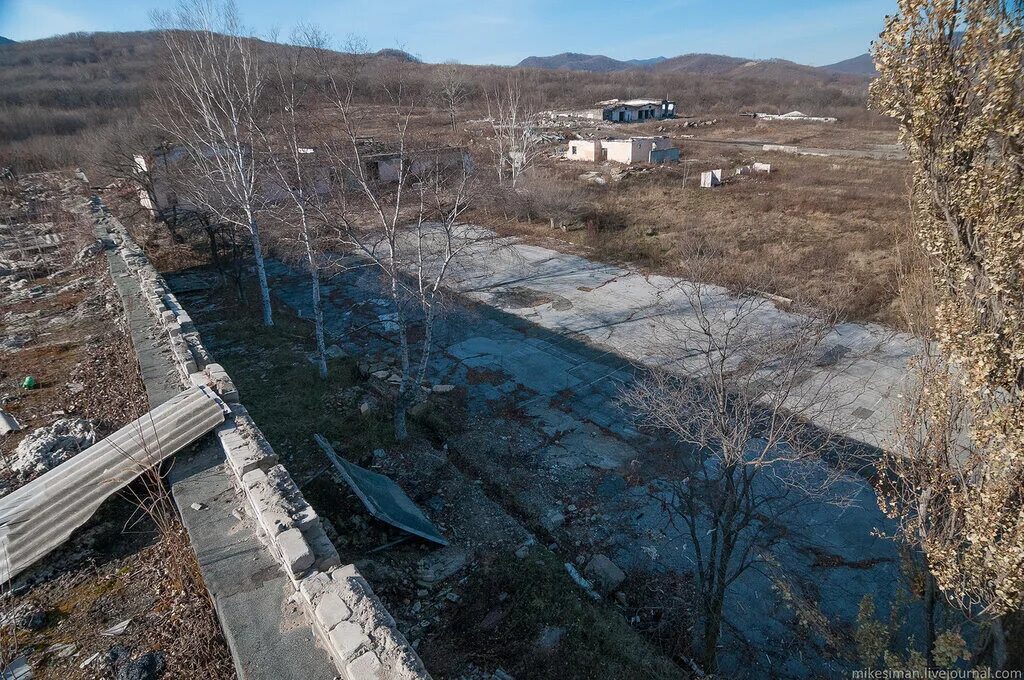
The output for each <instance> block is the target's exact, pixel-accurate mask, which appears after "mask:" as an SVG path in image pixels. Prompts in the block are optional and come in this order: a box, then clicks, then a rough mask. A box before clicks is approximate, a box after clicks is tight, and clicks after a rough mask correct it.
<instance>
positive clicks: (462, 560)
mask: <svg viewBox="0 0 1024 680" xmlns="http://www.w3.org/2000/svg"><path fill="white" fill-rule="evenodd" d="M467 557H468V556H467V555H466V552H465V551H464V550H460V549H459V548H456V547H455V546H451V545H450V546H448V547H446V548H442V549H440V550H435V551H434V552H433V553H431V554H430V555H427V556H426V557H424V558H423V559H421V560H420V562H419V565H418V569H417V571H416V580H417V581H419V582H420V583H423V584H426V585H431V584H434V583H438V582H440V581H443V580H445V579H446V578H449V577H451V576H454V575H455V574H457V573H458V572H459V570H461V569H462V568H463V567H464V566H466V560H467Z"/></svg>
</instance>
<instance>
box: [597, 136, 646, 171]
mask: <svg viewBox="0 0 1024 680" xmlns="http://www.w3.org/2000/svg"><path fill="white" fill-rule="evenodd" d="M639 144H640V142H639V141H638V140H635V139H606V140H604V141H603V142H601V145H602V146H603V147H604V149H605V151H606V152H607V153H608V160H610V161H615V162H616V163H625V164H627V165H629V164H630V163H634V162H636V161H637V160H640V158H641V156H640V153H641V152H640V149H639Z"/></svg>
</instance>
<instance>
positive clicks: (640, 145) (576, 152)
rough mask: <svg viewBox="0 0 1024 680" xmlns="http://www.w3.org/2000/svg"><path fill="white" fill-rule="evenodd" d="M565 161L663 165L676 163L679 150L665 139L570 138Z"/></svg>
mask: <svg viewBox="0 0 1024 680" xmlns="http://www.w3.org/2000/svg"><path fill="white" fill-rule="evenodd" d="M566 158H568V159H569V160H574V161H615V162H616V163H623V164H625V165H631V164H633V163H664V162H666V161H678V160H679V149H678V148H676V147H674V146H672V140H671V139H669V138H668V137H664V136H661V137H629V138H627V139H574V140H573V141H571V142H569V151H568V153H567V154H566Z"/></svg>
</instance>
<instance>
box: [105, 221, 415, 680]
mask: <svg viewBox="0 0 1024 680" xmlns="http://www.w3.org/2000/svg"><path fill="white" fill-rule="evenodd" d="M109 226H110V227H112V228H113V229H114V233H113V234H112V237H113V240H114V242H115V243H119V244H120V246H119V247H118V254H119V255H120V257H121V259H122V260H123V261H124V264H125V266H126V267H127V268H128V270H129V271H130V272H131V273H132V274H133V275H134V276H135V278H136V279H137V280H138V282H139V285H140V287H141V290H142V294H143V296H144V298H145V300H146V302H147V305H148V307H149V312H150V313H151V314H152V316H153V317H154V318H155V320H156V322H157V323H159V325H160V326H161V327H162V328H163V330H164V331H165V334H166V337H165V339H164V344H165V345H166V346H167V347H168V348H169V349H170V354H171V358H172V360H173V363H174V365H175V367H176V369H177V374H178V378H179V380H180V381H181V384H182V385H183V386H192V385H199V384H204V385H208V386H210V387H211V388H213V389H214V390H215V391H216V392H217V393H218V394H219V395H220V397H221V398H222V399H223V400H224V401H225V402H228V403H229V404H230V410H231V415H230V416H229V417H228V419H227V421H226V422H225V423H223V424H222V425H221V426H219V427H218V428H217V430H216V436H217V441H218V443H219V445H220V448H221V450H222V451H223V454H224V458H223V461H224V463H225V464H224V465H222V466H218V468H219V469H223V470H224V472H226V473H227V474H226V479H223V481H224V482H228V481H229V483H230V486H231V487H233V488H234V489H235V493H236V494H238V495H240V496H241V497H242V499H244V507H245V509H246V513H247V514H248V515H249V516H250V517H251V518H252V519H253V520H254V522H255V525H256V528H257V534H258V536H259V538H260V540H261V541H262V542H263V543H264V544H265V545H266V547H267V551H266V552H267V555H269V556H270V557H271V558H272V559H273V560H274V561H275V562H276V563H278V564H279V565H280V566H281V567H282V568H283V572H284V574H286V576H287V578H286V582H287V584H288V588H290V590H291V592H292V597H291V598H290V599H291V600H292V601H295V602H297V603H299V605H300V606H301V609H302V610H303V612H304V614H305V618H306V620H307V621H308V623H309V625H310V626H311V628H312V632H313V633H314V634H315V637H316V639H317V640H318V641H319V643H320V644H321V645H322V646H323V648H324V649H325V650H327V652H328V653H329V654H330V657H331V659H332V660H333V663H334V666H335V668H336V669H337V671H338V673H339V674H340V676H341V677H343V678H347V679H348V680H366V679H370V678H381V679H383V678H389V679H394V680H427V679H429V677H430V676H429V674H428V673H427V671H426V669H425V668H424V666H423V663H422V661H421V660H420V658H419V656H418V655H417V654H416V652H415V650H413V648H412V646H411V645H410V644H409V642H408V640H406V639H405V637H404V636H403V635H402V634H401V632H400V631H399V630H398V629H397V628H396V627H395V621H394V619H393V618H392V617H391V615H390V614H389V613H388V612H387V610H386V609H385V607H384V605H383V604H382V603H381V601H380V599H379V598H378V597H377V596H376V595H375V594H374V592H373V589H372V588H371V587H370V584H369V583H367V582H366V579H364V578H363V577H362V576H361V575H360V574H359V572H358V571H357V570H356V568H355V566H354V565H347V566H340V563H341V560H340V558H339V556H338V552H337V550H336V549H335V548H334V545H333V544H332V543H331V541H330V539H329V538H328V536H327V533H326V532H325V531H324V528H323V525H322V524H321V521H320V517H319V516H318V515H317V513H316V511H315V510H313V508H312V506H310V505H309V503H308V502H307V501H306V499H305V498H304V497H303V496H302V492H301V490H300V489H299V488H298V485H296V484H295V481H294V480H293V479H292V478H291V475H289V474H288V471H287V470H286V469H285V468H284V466H282V465H281V464H280V463H279V462H278V457H277V455H276V454H275V453H274V450H273V448H272V447H271V446H270V443H269V442H268V441H267V440H266V438H265V437H264V436H263V433H262V432H261V431H260V429H259V428H258V427H257V426H256V424H255V423H254V422H253V420H252V418H251V417H250V416H249V413H248V411H246V409H245V407H244V406H242V405H241V404H240V403H238V402H239V395H238V390H237V389H236V388H235V385H234V383H233V382H232V380H231V378H230V376H229V375H228V373H227V372H226V371H225V370H224V368H223V367H222V366H221V365H220V364H217V363H213V362H211V361H210V356H209V354H208V353H207V351H206V349H205V347H203V344H202V340H201V338H200V336H199V333H198V332H197V331H196V330H195V325H194V323H193V322H192V319H191V317H189V315H188V313H187V312H185V311H184V309H182V307H181V304H180V303H179V302H178V300H177V298H176V297H175V296H174V294H173V293H171V292H169V291H168V289H167V286H166V285H165V283H164V281H163V279H162V278H161V277H160V275H159V273H158V272H157V271H156V269H155V268H154V267H153V266H152V265H151V264H150V263H149V261H148V259H147V258H146V256H145V254H144V253H143V252H142V251H141V249H139V248H138V246H136V245H135V244H134V242H133V241H132V239H131V237H130V236H129V235H128V233H127V231H126V230H125V229H124V227H123V226H122V225H120V223H118V222H117V221H116V220H113V219H111V220H110V223H109ZM211 455H212V454H211V453H209V452H207V454H206V456H207V458H209V457H210V456H211ZM205 478H207V479H208V481H207V484H214V481H213V480H212V479H209V475H208V474H206V475H205ZM219 493H220V495H221V496H223V490H221V491H220V492H219ZM191 531H192V529H191V528H190V533H191ZM201 563H202V557H201ZM204 573H205V572H204ZM225 632H226V634H228V635H230V633H229V632H228V631H225ZM269 646H270V648H271V649H270V650H267V651H268V652H270V653H272V647H273V644H272V643H271V644H270V645H269ZM232 649H233V650H234V649H235V647H234V646H233V647H232ZM245 662H246V660H245V659H238V658H236V665H238V664H244V663H245ZM239 668H241V666H239ZM279 677H282V678H284V677H296V678H298V677H303V678H305V677H316V674H315V673H307V669H305V668H295V669H293V672H292V673H286V674H283V675H280V676H279Z"/></svg>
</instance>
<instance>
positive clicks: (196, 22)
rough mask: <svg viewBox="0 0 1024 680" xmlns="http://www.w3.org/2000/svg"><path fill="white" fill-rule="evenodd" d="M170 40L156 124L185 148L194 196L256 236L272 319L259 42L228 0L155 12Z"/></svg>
mask: <svg viewBox="0 0 1024 680" xmlns="http://www.w3.org/2000/svg"><path fill="white" fill-rule="evenodd" d="M157 22H158V24H159V25H160V26H161V28H162V29H163V37H164V43H165V45H166V47H167V75H168V77H167V86H166V87H163V88H160V89H159V90H158V98H159V102H160V104H161V108H162V111H161V114H160V116H159V118H158V121H157V124H158V126H159V127H160V129H161V130H162V131H163V132H164V133H165V134H167V135H168V136H169V137H170V138H171V139H172V140H173V141H174V142H175V143H176V144H178V145H180V146H181V148H182V149H184V150H185V152H186V153H187V156H188V163H189V164H190V166H191V170H192V172H190V173H187V174H186V175H185V176H186V177H187V178H188V181H187V182H186V183H185V185H184V189H185V191H186V193H187V194H188V198H189V199H190V200H191V201H192V202H193V203H194V204H195V205H196V206H197V207H199V208H200V209H202V210H205V211H207V212H209V213H210V214H211V215H213V216H214V217H215V219H216V220H217V221H219V222H222V223H224V224H228V225H233V226H235V227H237V228H239V229H241V230H243V231H244V232H245V233H247V235H248V237H249V240H250V242H251V244H252V253H253V258H254V260H255V265H256V275H257V279H258V282H259V289H260V298H261V302H262V306H263V323H264V324H265V325H267V326H271V325H273V323H274V321H273V313H272V309H271V304H270V287H269V285H268V283H267V273H266V268H265V266H264V262H263V258H264V254H263V241H262V237H261V233H260V226H261V223H260V216H261V213H262V212H263V209H264V202H265V197H264V195H263V191H262V190H263V186H262V184H263V182H264V180H265V174H266V155H265V154H264V153H263V136H262V134H261V132H260V128H261V126H262V125H264V124H265V116H266V113H267V111H266V106H265V102H264V88H265V87H266V84H267V75H266V73H265V70H264V67H263V64H262V62H261V59H260V55H259V51H258V49H257V46H256V45H255V44H254V42H253V40H252V39H251V38H247V37H245V36H244V35H243V31H242V27H241V25H240V23H239V17H238V13H237V11H236V9H235V6H234V3H233V2H231V1H230V0H225V1H224V2H221V1H220V0H182V2H181V4H180V5H179V6H178V8H177V10H176V11H174V12H173V13H170V14H166V15H163V16H158V17H157Z"/></svg>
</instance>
